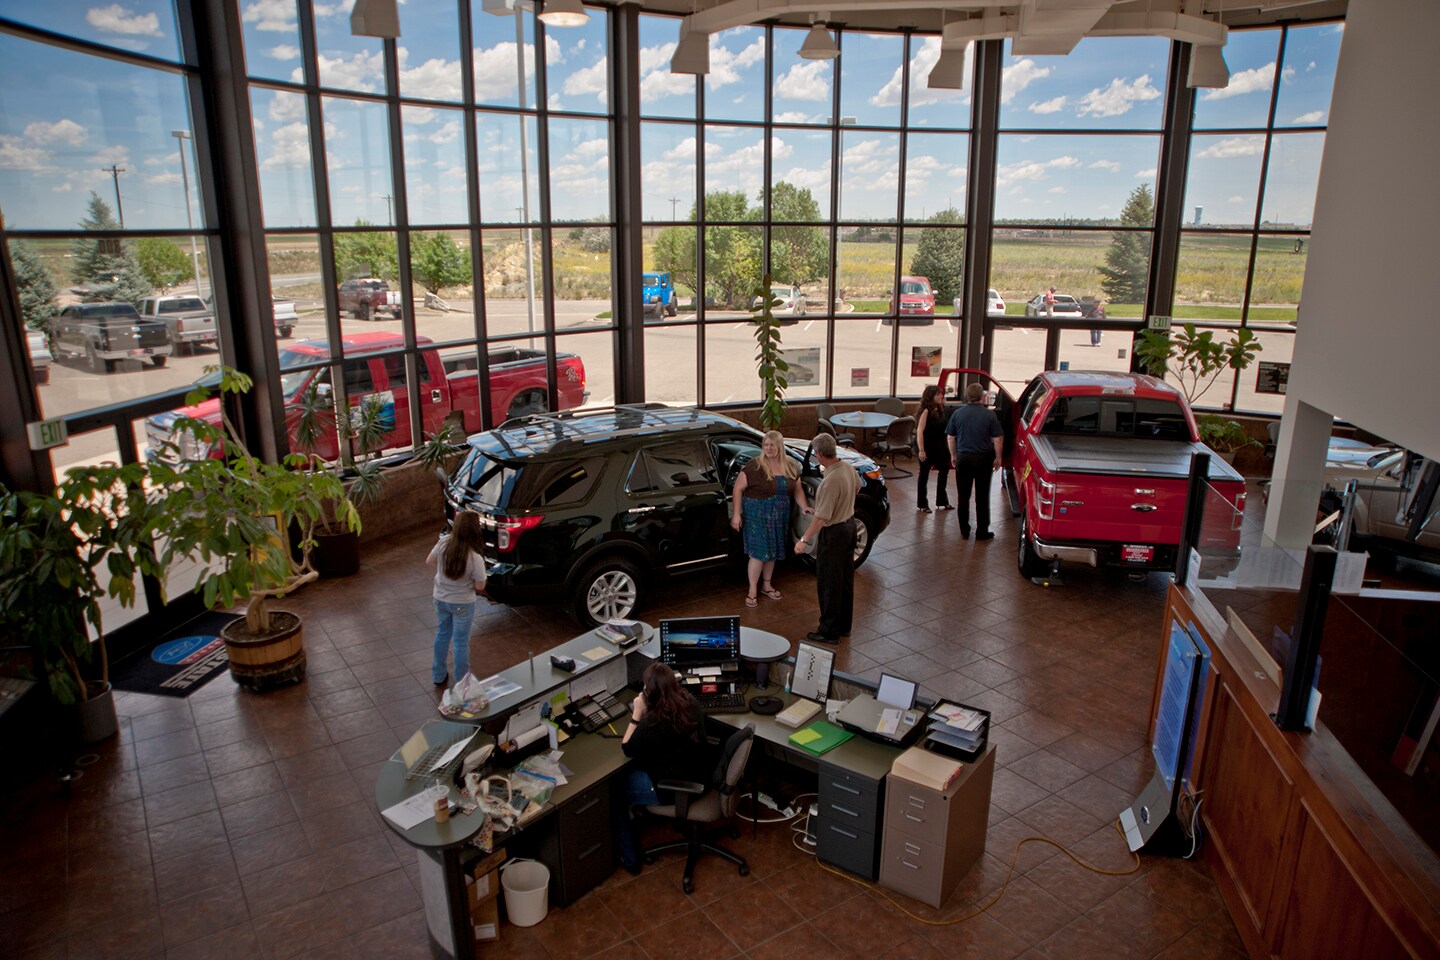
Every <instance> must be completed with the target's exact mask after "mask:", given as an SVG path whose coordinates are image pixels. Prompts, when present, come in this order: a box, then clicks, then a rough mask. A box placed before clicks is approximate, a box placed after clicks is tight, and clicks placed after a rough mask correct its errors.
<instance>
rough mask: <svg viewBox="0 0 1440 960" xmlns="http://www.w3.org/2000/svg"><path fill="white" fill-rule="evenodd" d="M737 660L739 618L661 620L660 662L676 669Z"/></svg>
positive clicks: (738, 657) (735, 661) (721, 664)
mask: <svg viewBox="0 0 1440 960" xmlns="http://www.w3.org/2000/svg"><path fill="white" fill-rule="evenodd" d="M739 660H740V618H739V617H687V618H685V619H683V620H661V621H660V662H661V663H668V664H669V665H670V666H672V667H674V668H675V669H676V670H680V671H684V670H690V669H693V668H695V667H715V666H724V665H726V664H732V663H738V662H739Z"/></svg>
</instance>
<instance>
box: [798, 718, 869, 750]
mask: <svg viewBox="0 0 1440 960" xmlns="http://www.w3.org/2000/svg"><path fill="white" fill-rule="evenodd" d="M853 736H854V734H853V733H851V732H850V731H849V730H842V729H840V728H839V727H837V726H835V724H833V723H830V722H828V721H825V720H817V721H815V722H814V723H812V724H810V726H808V727H806V728H805V729H804V730H796V731H795V732H794V733H792V734H790V742H791V743H793V744H795V746H797V747H800V748H801V749H802V750H806V751H808V752H810V753H813V754H814V755H815V756H817V757H818V756H820V755H821V754H823V753H827V752H828V751H830V750H832V749H834V748H835V747H838V746H840V744H842V743H844V742H845V741H846V740H849V739H850V738H851V737H853Z"/></svg>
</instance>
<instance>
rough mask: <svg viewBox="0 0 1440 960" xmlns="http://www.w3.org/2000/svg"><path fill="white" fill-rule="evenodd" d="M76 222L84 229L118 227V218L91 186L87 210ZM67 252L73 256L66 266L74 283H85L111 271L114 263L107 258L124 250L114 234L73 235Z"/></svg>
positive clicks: (115, 228)
mask: <svg viewBox="0 0 1440 960" xmlns="http://www.w3.org/2000/svg"><path fill="white" fill-rule="evenodd" d="M80 226H81V227H82V228H83V229H85V230H119V229H120V221H118V220H116V219H115V214H114V213H113V212H111V210H110V205H109V204H108V203H106V202H105V201H104V200H101V199H100V195H99V194H98V193H96V192H95V191H93V190H92V191H90V205H89V213H88V214H87V215H86V217H85V219H83V220H81V221H80ZM70 252H71V256H72V258H73V260H74V263H73V264H72V265H71V268H70V269H71V275H72V276H73V277H74V280H75V282H76V283H78V284H87V283H91V282H92V281H94V280H96V279H97V278H102V277H108V276H110V275H112V274H113V272H114V266H113V264H111V263H109V261H110V260H112V259H114V258H115V257H119V256H121V255H123V254H124V252H125V250H124V247H123V245H122V242H121V241H120V240H119V239H118V238H115V237H105V238H103V239H95V240H86V239H83V238H79V239H76V240H75V241H74V242H73V243H71V245H70Z"/></svg>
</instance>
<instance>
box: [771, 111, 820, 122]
mask: <svg viewBox="0 0 1440 960" xmlns="http://www.w3.org/2000/svg"><path fill="white" fill-rule="evenodd" d="M811 119H812V118H811V116H810V114H808V113H805V112H804V111H802V110H784V111H781V112H780V113H777V114H775V122H776V123H809V122H810V120H811Z"/></svg>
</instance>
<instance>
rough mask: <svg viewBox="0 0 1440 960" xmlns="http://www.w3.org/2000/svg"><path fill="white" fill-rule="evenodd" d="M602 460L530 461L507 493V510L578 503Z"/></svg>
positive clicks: (589, 489) (593, 458)
mask: <svg viewBox="0 0 1440 960" xmlns="http://www.w3.org/2000/svg"><path fill="white" fill-rule="evenodd" d="M603 463H604V460H603V458H601V457H586V458H585V459H584V460H556V461H554V462H551V463H544V462H541V463H531V464H530V465H529V466H527V467H525V468H524V469H523V470H521V471H520V480H519V482H517V483H516V484H515V490H514V492H513V493H512V494H511V495H510V505H509V509H511V510H531V509H541V508H544V507H557V506H562V505H564V504H568V503H579V502H580V501H581V500H584V499H585V498H586V497H588V496H590V491H591V490H593V489H594V487H595V481H596V479H597V478H598V477H599V476H600V469H601V466H602V465H603Z"/></svg>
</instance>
